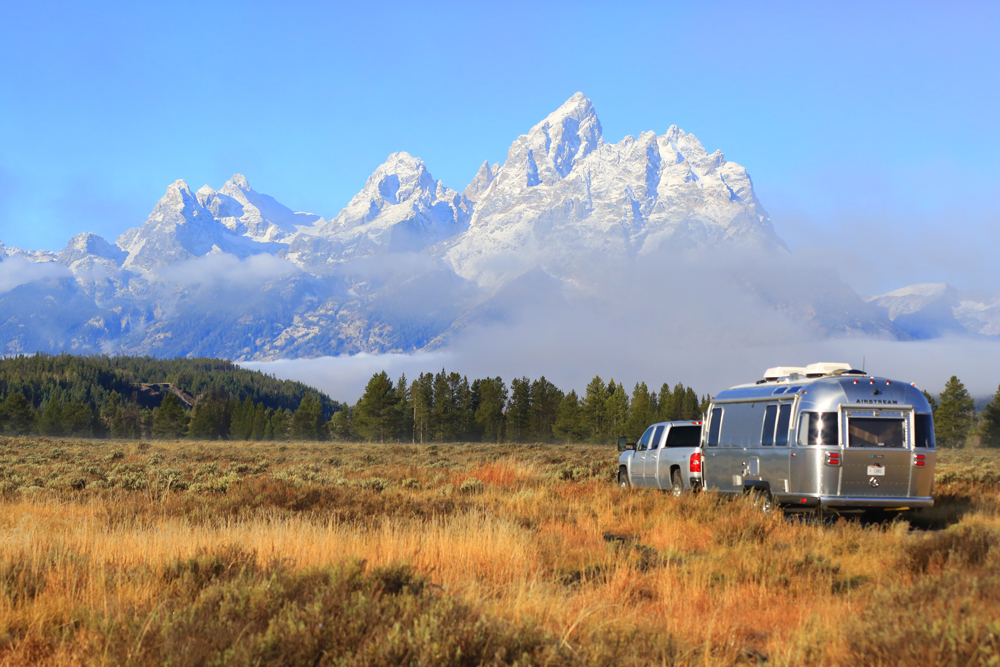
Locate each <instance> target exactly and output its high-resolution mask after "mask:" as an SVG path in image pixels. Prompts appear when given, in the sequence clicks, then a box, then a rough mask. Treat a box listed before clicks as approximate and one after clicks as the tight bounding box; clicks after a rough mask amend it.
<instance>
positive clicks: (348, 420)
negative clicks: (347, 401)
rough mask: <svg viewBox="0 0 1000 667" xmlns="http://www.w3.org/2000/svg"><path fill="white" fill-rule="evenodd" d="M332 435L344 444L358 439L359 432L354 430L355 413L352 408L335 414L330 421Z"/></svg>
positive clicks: (345, 408)
mask: <svg viewBox="0 0 1000 667" xmlns="http://www.w3.org/2000/svg"><path fill="white" fill-rule="evenodd" d="M330 434H331V435H332V436H333V437H334V438H336V439H337V440H341V441H344V442H347V441H350V440H356V439H357V431H355V430H354V424H353V411H352V410H351V408H350V407H347V406H345V407H344V409H342V410H338V411H337V412H335V413H333V419H332V420H331V421H330Z"/></svg>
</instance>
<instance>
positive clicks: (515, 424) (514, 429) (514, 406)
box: [507, 377, 531, 442]
mask: <svg viewBox="0 0 1000 667" xmlns="http://www.w3.org/2000/svg"><path fill="white" fill-rule="evenodd" d="M530 424H531V381H530V380H529V379H528V378H526V377H522V378H520V379H518V378H514V379H513V380H511V383H510V401H509V402H508V404H507V440H508V441H509V442H524V441H525V440H526V439H527V437H528V432H529V429H530Z"/></svg>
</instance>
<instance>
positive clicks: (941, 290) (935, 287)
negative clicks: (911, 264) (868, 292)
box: [875, 283, 954, 298]
mask: <svg viewBox="0 0 1000 667" xmlns="http://www.w3.org/2000/svg"><path fill="white" fill-rule="evenodd" d="M949 290H952V291H954V288H952V287H951V286H950V285H948V283H917V284H916V285H908V286H906V287H902V288H900V289H897V290H893V291H892V292H887V293H885V294H883V295H882V296H889V297H904V296H916V297H927V298H937V297H940V296H943V295H944V294H945V292H948V291H949ZM875 298H879V297H875Z"/></svg>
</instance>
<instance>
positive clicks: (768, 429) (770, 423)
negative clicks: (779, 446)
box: [760, 405, 778, 447]
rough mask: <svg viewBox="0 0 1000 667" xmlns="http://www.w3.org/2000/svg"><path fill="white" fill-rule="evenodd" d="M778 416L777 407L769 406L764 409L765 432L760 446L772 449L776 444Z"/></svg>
mask: <svg viewBox="0 0 1000 667" xmlns="http://www.w3.org/2000/svg"><path fill="white" fill-rule="evenodd" d="M777 416H778V406H777V405H769V406H767V407H766V408H764V431H763V433H761V434H760V444H761V446H762V447H770V446H771V445H773V444H774V420H775V419H776V418H777Z"/></svg>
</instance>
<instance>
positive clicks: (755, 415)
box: [701, 363, 935, 510]
mask: <svg viewBox="0 0 1000 667" xmlns="http://www.w3.org/2000/svg"><path fill="white" fill-rule="evenodd" d="M705 419H706V424H705V427H704V430H703V434H702V440H701V446H702V453H703V456H704V466H703V472H702V475H703V480H704V486H705V488H706V489H716V490H718V491H719V492H720V493H730V494H739V493H745V492H756V493H758V494H759V497H760V498H761V500H762V502H763V503H764V505H765V506H771V505H772V503H774V504H778V505H785V506H793V507H802V508H810V507H811V508H819V509H820V510H824V509H827V508H834V509H847V508H857V509H867V508H882V509H903V508H911V509H912V508H919V507H930V506H931V505H933V504H934V500H933V499H932V498H931V486H932V484H933V481H934V460H935V445H934V424H933V420H932V417H931V408H930V405H929V404H928V402H927V399H926V398H925V397H924V395H923V393H921V392H920V390H918V389H917V388H916V387H915V386H913V385H910V384H908V383H906V382H898V381H896V380H890V379H887V378H883V377H876V376H874V375H869V374H867V373H865V372H863V371H859V370H854V369H852V368H851V367H850V366H849V365H847V364H835V363H819V364H812V365H810V366H806V367H804V368H802V367H788V366H779V367H777V368H769V369H768V370H767V371H766V372H765V373H764V379H763V380H760V381H758V382H756V383H754V384H744V385H738V386H735V387H733V388H732V389H728V390H726V391H723V392H720V393H719V394H718V395H717V396H715V397H714V398H712V401H711V403H710V404H709V407H708V412H707V414H706V417H705Z"/></svg>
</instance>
